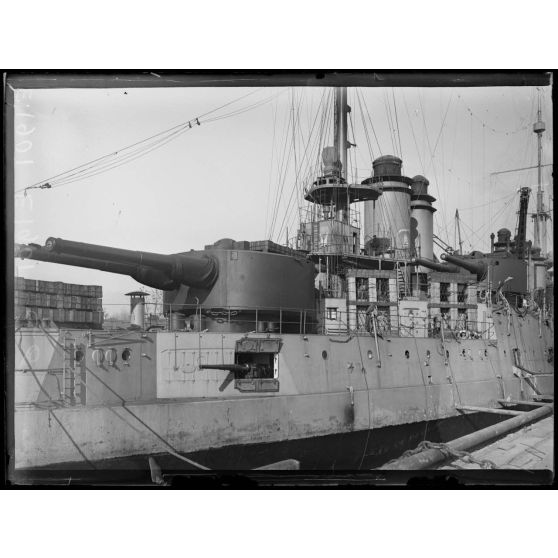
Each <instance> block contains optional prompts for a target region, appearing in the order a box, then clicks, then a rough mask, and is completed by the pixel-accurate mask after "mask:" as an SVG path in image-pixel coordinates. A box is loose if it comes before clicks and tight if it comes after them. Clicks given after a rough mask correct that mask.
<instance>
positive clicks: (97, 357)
mask: <svg viewBox="0 0 558 558" xmlns="http://www.w3.org/2000/svg"><path fill="white" fill-rule="evenodd" d="M92 356H93V362H94V363H95V364H96V365H97V366H101V364H103V362H104V361H105V352H104V351H103V349H95V350H94V351H93V354H92Z"/></svg>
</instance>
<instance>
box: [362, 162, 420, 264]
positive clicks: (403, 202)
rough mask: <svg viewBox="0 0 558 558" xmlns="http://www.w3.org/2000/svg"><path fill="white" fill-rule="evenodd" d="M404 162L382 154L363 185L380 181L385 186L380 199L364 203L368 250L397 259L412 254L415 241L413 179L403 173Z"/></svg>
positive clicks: (365, 233) (382, 187)
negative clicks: (411, 217) (412, 236)
mask: <svg viewBox="0 0 558 558" xmlns="http://www.w3.org/2000/svg"><path fill="white" fill-rule="evenodd" d="M401 165H402V161H401V159H400V158H399V157H395V156H394V155H383V156H382V157H378V158H377V159H375V160H374V161H373V162H372V166H373V168H374V174H373V176H371V177H370V178H367V179H366V180H363V181H362V184H365V185H372V184H377V185H378V186H379V187H381V189H382V195H381V196H380V198H379V199H378V200H377V201H366V202H364V238H365V242H366V245H367V252H368V253H371V252H372V251H373V252H375V253H376V255H379V253H380V251H381V252H383V253H384V254H386V255H387V256H388V257H391V258H395V259H398V258H403V257H406V256H408V252H409V249H410V243H411V241H410V223H409V213H410V209H411V208H410V204H411V188H410V185H411V183H412V180H411V179H410V178H408V177H406V176H403V175H402V174H401ZM374 237H376V238H374ZM372 244H374V246H372ZM380 247H381V248H380Z"/></svg>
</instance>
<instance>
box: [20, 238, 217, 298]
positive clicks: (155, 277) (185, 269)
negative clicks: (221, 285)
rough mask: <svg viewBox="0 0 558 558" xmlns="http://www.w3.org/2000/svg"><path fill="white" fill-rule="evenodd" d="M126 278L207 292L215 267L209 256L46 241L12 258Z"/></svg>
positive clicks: (24, 247)
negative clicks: (43, 244) (96, 270)
mask: <svg viewBox="0 0 558 558" xmlns="http://www.w3.org/2000/svg"><path fill="white" fill-rule="evenodd" d="M18 255H19V256H20V257H22V258H29V259H34V260H40V261H47V262H53V263H61V264H66V265H72V266H77V267H86V268H89V269H99V270H101V271H109V272H112V273H119V274H122V275H130V276H131V277H132V278H133V279H135V280H136V281H138V282H140V283H143V284H144V285H147V286H150V287H153V288H156V289H161V290H164V291H170V290H174V289H177V288H178V287H180V286H181V285H186V286H189V287H195V288H201V289H209V288H211V287H212V286H213V284H214V283H215V281H216V279H217V277H218V274H219V267H218V263H217V260H216V259H215V258H213V257H211V255H206V254H202V255H197V254H196V255H187V254H173V255H164V254H156V253H152V252H142V251H135V250H123V249H121V248H112V247H109V246H100V245H97V244H87V243H85V242H75V241H72V240H63V239H62V238H53V237H50V238H48V239H47V241H46V243H45V246H44V247H41V246H38V245H36V244H29V245H16V256H18Z"/></svg>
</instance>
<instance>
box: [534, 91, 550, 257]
mask: <svg viewBox="0 0 558 558" xmlns="http://www.w3.org/2000/svg"><path fill="white" fill-rule="evenodd" d="M545 129H546V127H545V124H544V122H543V121H542V113H541V94H540V91H539V106H538V111H537V121H536V122H535V124H534V125H533V132H535V134H537V144H538V146H537V154H538V164H537V174H538V188H537V211H536V213H533V214H532V217H533V220H534V225H535V231H534V245H535V248H540V256H541V257H542V258H546V256H547V252H546V248H547V246H546V221H547V220H548V219H549V218H550V214H549V213H548V211H546V210H545V207H544V201H543V189H542V134H543V132H544V131H545Z"/></svg>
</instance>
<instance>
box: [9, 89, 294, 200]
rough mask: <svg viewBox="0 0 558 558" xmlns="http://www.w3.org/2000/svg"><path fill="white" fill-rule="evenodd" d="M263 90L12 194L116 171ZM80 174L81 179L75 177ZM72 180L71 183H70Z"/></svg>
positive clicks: (256, 106) (254, 104) (264, 100)
mask: <svg viewBox="0 0 558 558" xmlns="http://www.w3.org/2000/svg"><path fill="white" fill-rule="evenodd" d="M262 89H263V88H258V89H256V90H254V91H250V92H248V93H246V94H244V95H242V96H240V97H238V98H236V99H233V100H232V101H229V102H227V103H225V104H223V105H221V106H219V107H216V108H214V109H212V110H210V111H207V112H205V113H203V114H201V115H199V116H197V117H195V118H192V119H190V120H188V121H186V122H182V123H181V124H177V125H175V126H173V127H171V128H168V129H166V130H163V131H162V132H158V133H157V134H154V135H152V136H149V137H148V138H145V139H143V140H140V141H137V142H134V143H132V144H130V145H128V146H126V147H122V148H120V149H118V150H116V151H114V152H111V153H108V154H106V155H103V156H101V157H98V158H96V159H93V160H91V161H88V162H87V163H83V164H81V165H78V166H76V167H73V168H71V169H69V170H67V171H64V172H62V173H59V174H56V175H53V176H51V177H49V178H47V179H44V180H41V181H39V182H36V183H34V184H32V185H30V186H27V187H26V188H22V189H20V190H17V191H16V193H19V192H23V191H25V192H26V191H27V190H29V189H32V188H54V187H56V186H59V185H63V184H70V183H72V182H77V181H78V180H81V179H82V178H89V177H90V176H94V175H96V174H100V172H106V171H108V170H112V169H113V168H117V167H118V166H120V165H122V164H124V163H126V162H130V161H133V160H135V159H136V158H138V157H139V156H142V155H145V154H147V153H150V152H151V151H153V150H155V149H157V148H158V147H161V146H162V145H165V144H166V143H168V142H169V141H171V140H172V139H175V138H176V137H178V135H180V134H182V133H183V132H185V131H188V130H191V129H192V128H193V127H194V126H196V125H198V126H199V125H201V122H200V119H203V118H205V117H206V116H209V115H210V114H214V113H215V112H217V111H219V110H221V109H223V108H225V107H227V106H230V105H231V104H233V103H236V102H238V101H240V100H242V99H245V98H246V97H248V96H250V95H253V94H255V93H257V92H258V91H261V90H262ZM283 92H284V91H281V92H279V93H277V94H274V95H272V96H271V97H268V98H265V99H263V100H259V101H257V102H255V103H253V104H252V105H248V106H247V107H243V108H241V109H238V110H235V111H232V112H230V113H226V114H223V115H220V116H216V117H212V118H206V119H205V120H204V123H209V122H215V121H217V120H221V119H223V118H229V117H232V116H236V115H238V114H242V113H243V112H246V111H248V110H253V109H254V108H258V107H259V106H262V105H263V104H265V103H267V102H269V101H270V100H271V99H272V98H274V97H276V96H279V95H281V94H282V93H283ZM118 157H120V158H119V159H117V158H118ZM79 175H81V176H79ZM72 178H73V180H72Z"/></svg>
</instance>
